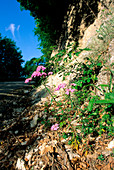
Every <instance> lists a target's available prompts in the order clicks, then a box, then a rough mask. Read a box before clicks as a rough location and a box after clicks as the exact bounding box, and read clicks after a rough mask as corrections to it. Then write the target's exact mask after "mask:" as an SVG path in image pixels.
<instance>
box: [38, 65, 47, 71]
mask: <svg viewBox="0 0 114 170" xmlns="http://www.w3.org/2000/svg"><path fill="white" fill-rule="evenodd" d="M45 69H46V68H45V67H44V66H38V67H37V69H36V71H37V72H39V71H40V70H42V71H44V70H45Z"/></svg>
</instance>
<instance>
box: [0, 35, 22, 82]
mask: <svg viewBox="0 0 114 170" xmlns="http://www.w3.org/2000/svg"><path fill="white" fill-rule="evenodd" d="M22 57H23V56H22V55H21V51H20V50H19V48H18V47H16V43H15V42H14V41H12V40H11V39H9V38H7V37H4V38H2V36H1V34H0V81H6V80H18V79H19V78H20V77H21V74H22V71H23V68H22V66H21V64H22V63H23V62H24V60H23V59H22Z"/></svg>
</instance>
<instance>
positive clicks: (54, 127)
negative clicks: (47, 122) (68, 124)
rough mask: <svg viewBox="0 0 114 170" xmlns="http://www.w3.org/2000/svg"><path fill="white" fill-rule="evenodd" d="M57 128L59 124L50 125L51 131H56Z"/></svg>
mask: <svg viewBox="0 0 114 170" xmlns="http://www.w3.org/2000/svg"><path fill="white" fill-rule="evenodd" d="M58 128H59V124H57V123H56V124H55V125H52V127H51V130H57V129H58Z"/></svg>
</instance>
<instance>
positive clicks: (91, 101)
mask: <svg viewBox="0 0 114 170" xmlns="http://www.w3.org/2000/svg"><path fill="white" fill-rule="evenodd" d="M94 103H95V98H92V99H91V100H90V102H89V105H88V110H89V111H90V112H91V111H92V109H93V104H94Z"/></svg>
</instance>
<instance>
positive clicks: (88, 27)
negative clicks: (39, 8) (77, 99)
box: [34, 0, 114, 102]
mask: <svg viewBox="0 0 114 170" xmlns="http://www.w3.org/2000/svg"><path fill="white" fill-rule="evenodd" d="M76 2H77V1H76ZM93 7H94V8H93ZM79 9H80V10H79ZM93 9H94V11H93ZM112 9H113V4H112V1H102V0H101V1H92V2H88V3H87V2H86V1H85V0H84V1H81V0H80V1H78V2H77V4H75V3H74V5H71V6H69V10H68V12H67V17H66V18H65V21H64V24H63V26H64V29H63V32H64V33H62V35H61V37H60V40H59V41H60V42H59V46H58V49H60V48H61V47H66V46H67V45H68V43H71V42H76V39H77V40H78V42H79V47H80V48H86V47H87V48H90V49H92V51H83V52H81V54H80V55H79V56H78V57H76V56H73V58H72V62H71V63H70V64H72V65H74V64H75V63H77V61H78V62H84V58H85V57H87V56H89V57H91V56H93V57H97V56H98V55H99V54H100V53H102V52H103V59H105V60H106V61H107V62H106V67H110V68H111V69H114V68H113V66H111V65H112V63H113V62H114V48H113V47H114V36H113V32H114V29H113V26H112V23H111V22H112V20H113V15H111V11H112ZM103 12H104V13H103ZM107 13H110V14H108V15H107ZM81 14H83V15H84V16H82V15H81ZM89 14H90V16H89ZM89 19H90V20H89ZM65 24H66V25H65ZM105 27H106V28H105ZM109 28H110V30H108V29H109ZM103 29H106V30H104V32H107V33H106V35H105V36H104V37H102V36H103V34H104V32H103ZM72 30H73V31H72ZM75 30H76V32H75ZM98 30H100V32H98V33H97V31H98ZM74 32H75V35H74V34H73V33H74ZM78 32H79V35H77V34H78ZM75 36H79V37H77V38H76V37H75ZM62 37H63V38H62ZM102 38H104V39H102ZM105 40H106V41H107V42H106V41H105ZM56 54H57V50H55V51H53V52H52V56H54V55H56ZM65 57H67V54H66V55H65ZM61 64H62V63H61ZM68 67H69V65H67V66H66V69H67V68H68ZM69 68H70V67H69ZM71 71H72V72H73V70H71ZM75 76H76V74H75V73H72V74H70V76H67V77H66V79H65V81H64V82H63V81H62V80H63V73H57V74H56V75H50V76H49V77H48V81H47V82H48V83H47V87H48V88H49V89H50V90H51V92H54V90H55V88H56V87H57V86H58V85H59V84H60V83H66V84H67V85H68V84H69V82H71V81H72V80H73V78H74V77H75ZM109 77H110V73H109V72H107V71H106V70H105V67H102V69H101V70H100V72H99V74H98V82H97V84H96V85H99V84H107V83H108V82H109V79H110V78H109ZM112 83H114V82H113V81H112ZM41 92H42V94H41V95H40V99H41V101H46V97H47V96H48V95H46V96H45V94H46V91H45V90H44V86H43V85H42V86H40V87H39V88H37V89H36V91H35V92H34V97H35V96H36V95H38V94H40V93H41ZM54 93H55V92H54ZM61 93H62V91H59V92H58V91H57V92H56V93H55V94H56V95H57V96H60V94H61ZM96 93H97V94H98V95H101V93H100V92H99V91H97V92H96ZM41 96H42V97H41ZM38 101H40V100H38ZM36 102H37V100H36Z"/></svg>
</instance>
